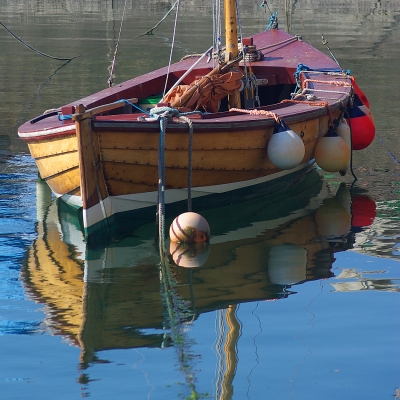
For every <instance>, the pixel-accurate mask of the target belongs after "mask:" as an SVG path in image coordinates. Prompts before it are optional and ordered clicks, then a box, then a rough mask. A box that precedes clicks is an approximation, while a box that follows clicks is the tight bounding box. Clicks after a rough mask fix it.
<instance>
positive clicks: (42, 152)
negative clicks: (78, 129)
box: [28, 134, 78, 159]
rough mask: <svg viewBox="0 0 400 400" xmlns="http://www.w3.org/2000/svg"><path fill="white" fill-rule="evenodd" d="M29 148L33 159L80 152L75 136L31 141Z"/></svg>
mask: <svg viewBox="0 0 400 400" xmlns="http://www.w3.org/2000/svg"><path fill="white" fill-rule="evenodd" d="M28 147H29V150H30V152H31V154H32V157H33V158H35V159H37V158H41V157H49V156H52V155H57V154H63V153H70V152H77V151H78V143H77V141H76V135H75V134H73V135H68V136H63V135H60V136H58V137H57V138H52V139H43V140H40V141H31V142H28Z"/></svg>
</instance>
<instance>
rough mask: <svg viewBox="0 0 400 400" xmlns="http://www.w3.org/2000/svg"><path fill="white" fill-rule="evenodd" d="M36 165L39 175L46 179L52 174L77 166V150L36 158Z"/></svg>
mask: <svg viewBox="0 0 400 400" xmlns="http://www.w3.org/2000/svg"><path fill="white" fill-rule="evenodd" d="M35 161H36V165H37V167H38V169H39V171H40V176H41V177H42V178H43V179H47V178H49V177H52V176H54V175H59V174H62V173H65V172H66V171H68V170H70V169H74V168H78V166H79V158H78V152H77V151H75V152H73V153H63V154H55V155H52V156H48V157H42V158H37V159H36V160H35Z"/></svg>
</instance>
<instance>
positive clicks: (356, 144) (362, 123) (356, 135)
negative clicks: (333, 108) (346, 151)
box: [347, 105, 375, 150]
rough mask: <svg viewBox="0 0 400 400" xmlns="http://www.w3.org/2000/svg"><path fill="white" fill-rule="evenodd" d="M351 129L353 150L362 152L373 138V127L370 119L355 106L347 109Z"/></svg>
mask: <svg viewBox="0 0 400 400" xmlns="http://www.w3.org/2000/svg"><path fill="white" fill-rule="evenodd" d="M347 111H348V113H349V116H350V121H349V125H350V128H351V141H352V144H353V150H362V149H365V148H366V147H368V146H369V145H370V144H371V143H372V141H373V140H374V137H375V125H374V122H373V121H372V119H371V118H370V117H369V116H368V115H367V114H365V112H364V111H363V110H362V109H361V108H360V107H357V106H355V105H354V106H353V107H349V108H348V109H347Z"/></svg>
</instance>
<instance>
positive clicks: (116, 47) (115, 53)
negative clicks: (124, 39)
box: [107, 0, 127, 87]
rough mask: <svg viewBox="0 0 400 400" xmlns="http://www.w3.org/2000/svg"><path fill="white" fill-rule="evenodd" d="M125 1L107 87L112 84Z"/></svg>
mask: <svg viewBox="0 0 400 400" xmlns="http://www.w3.org/2000/svg"><path fill="white" fill-rule="evenodd" d="M126 2H127V0H125V4H124V11H123V12H122V18H121V25H120V27H119V33H118V40H117V44H116V45H115V51H114V57H113V60H112V63H111V68H110V77H109V78H108V81H107V82H108V87H111V86H112V84H113V76H114V69H115V63H116V61H117V54H118V47H119V41H120V39H121V32H122V24H123V23H124V17H125V9H126Z"/></svg>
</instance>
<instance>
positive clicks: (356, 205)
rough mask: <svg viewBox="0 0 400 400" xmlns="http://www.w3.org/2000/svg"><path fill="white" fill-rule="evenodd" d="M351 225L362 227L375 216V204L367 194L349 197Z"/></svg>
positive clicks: (371, 221) (370, 222)
mask: <svg viewBox="0 0 400 400" xmlns="http://www.w3.org/2000/svg"><path fill="white" fill-rule="evenodd" d="M351 214H352V220H351V226H352V227H354V228H362V227H366V226H370V225H371V224H372V223H373V222H374V219H375V217H376V204H375V201H374V200H373V199H371V197H369V196H362V195H355V196H353V197H352V199H351Z"/></svg>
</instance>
